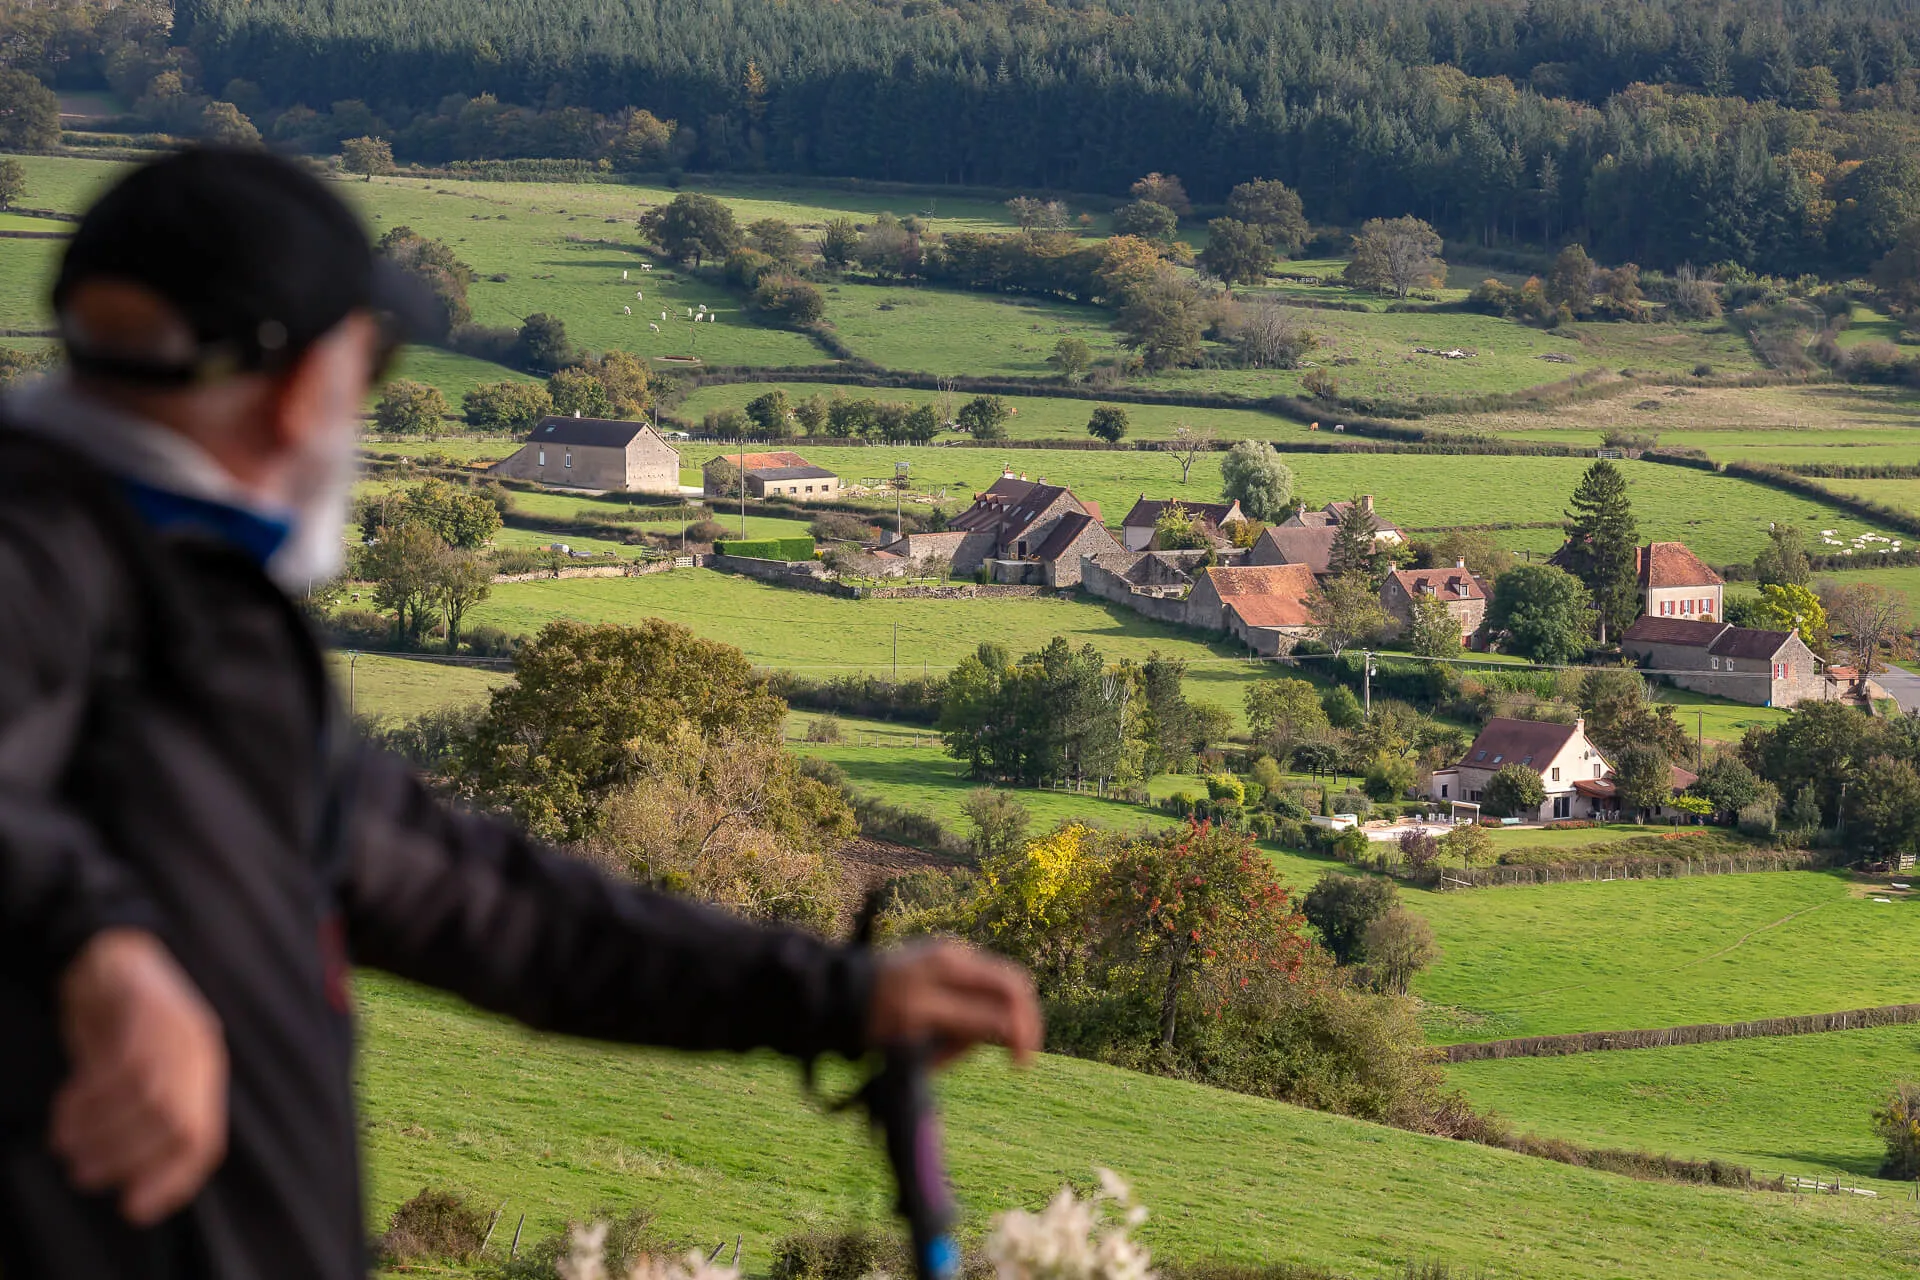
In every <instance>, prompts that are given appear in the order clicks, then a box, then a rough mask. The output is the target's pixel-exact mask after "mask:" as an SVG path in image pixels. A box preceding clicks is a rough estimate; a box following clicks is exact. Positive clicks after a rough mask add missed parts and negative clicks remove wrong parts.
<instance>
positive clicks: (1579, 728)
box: [1573, 716, 1587, 735]
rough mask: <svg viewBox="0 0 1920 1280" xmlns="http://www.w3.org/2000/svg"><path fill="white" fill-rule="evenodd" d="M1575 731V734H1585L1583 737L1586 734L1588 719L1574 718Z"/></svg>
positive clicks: (1582, 717) (1583, 717)
mask: <svg viewBox="0 0 1920 1280" xmlns="http://www.w3.org/2000/svg"><path fill="white" fill-rule="evenodd" d="M1573 731H1574V732H1575V733H1578V734H1583V735H1584V734H1585V733H1586V731H1587V718H1586V717H1585V716H1575V717H1574V718H1573Z"/></svg>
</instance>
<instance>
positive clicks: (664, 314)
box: [660, 311, 667, 320]
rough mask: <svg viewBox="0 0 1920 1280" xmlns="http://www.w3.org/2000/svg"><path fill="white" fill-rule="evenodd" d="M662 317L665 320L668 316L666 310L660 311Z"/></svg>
mask: <svg viewBox="0 0 1920 1280" xmlns="http://www.w3.org/2000/svg"><path fill="white" fill-rule="evenodd" d="M660 318H661V319H662V320H665V319H666V318H667V313H666V312H664V311H662V312H661V313H660Z"/></svg>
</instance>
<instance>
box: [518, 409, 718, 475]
mask: <svg viewBox="0 0 1920 1280" xmlns="http://www.w3.org/2000/svg"><path fill="white" fill-rule="evenodd" d="M492 472H493V474H494V475H497V476H504V477H506V478H507V479H509V480H531V481H534V482H535V483H537V484H548V485H556V486H558V485H564V486H567V487H570V488H576V489H597V490H624V491H626V492H629V493H679V492H680V454H679V452H678V451H677V450H675V449H674V447H673V446H672V445H670V444H668V443H667V442H666V441H665V440H664V439H662V438H661V436H660V433H659V432H658V431H656V430H654V428H653V427H652V426H651V425H649V424H648V423H645V422H615V421H612V420H610V419H607V418H578V417H575V418H558V417H549V418H542V419H541V420H540V422H539V423H538V425H536V426H535V427H534V429H533V432H532V434H531V435H529V436H528V437H527V442H526V443H525V444H523V445H521V446H520V447H519V448H518V449H517V450H515V451H514V453H513V454H512V455H511V456H510V457H506V458H502V459H501V460H500V461H499V462H496V463H495V464H494V465H493V467H492Z"/></svg>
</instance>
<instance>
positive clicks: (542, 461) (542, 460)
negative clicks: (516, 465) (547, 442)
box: [540, 449, 547, 467]
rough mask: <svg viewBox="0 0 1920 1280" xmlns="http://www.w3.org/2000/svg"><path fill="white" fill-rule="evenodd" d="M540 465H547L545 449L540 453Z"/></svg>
mask: <svg viewBox="0 0 1920 1280" xmlns="http://www.w3.org/2000/svg"><path fill="white" fill-rule="evenodd" d="M540 465H541V466H543V467H544V466H546V465H547V451H546V450H545V449H542V450H541V451H540Z"/></svg>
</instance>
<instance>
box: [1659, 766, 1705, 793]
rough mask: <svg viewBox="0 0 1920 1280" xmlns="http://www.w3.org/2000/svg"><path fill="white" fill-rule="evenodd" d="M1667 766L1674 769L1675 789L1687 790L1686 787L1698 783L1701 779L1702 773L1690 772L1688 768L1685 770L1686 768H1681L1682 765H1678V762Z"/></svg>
mask: <svg viewBox="0 0 1920 1280" xmlns="http://www.w3.org/2000/svg"><path fill="white" fill-rule="evenodd" d="M1667 768H1668V769H1670V770H1672V773H1673V789H1674V790H1675V791H1685V790H1686V789H1687V788H1688V787H1690V786H1692V785H1693V784H1694V783H1696V782H1698V781H1700V775H1699V774H1697V773H1689V772H1688V771H1687V770H1685V769H1682V768H1681V767H1680V766H1679V765H1677V764H1670V765H1668V766H1667Z"/></svg>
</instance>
